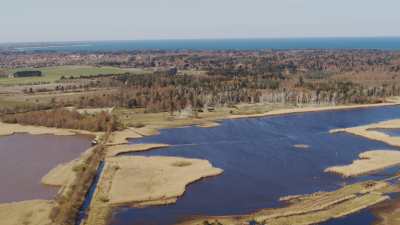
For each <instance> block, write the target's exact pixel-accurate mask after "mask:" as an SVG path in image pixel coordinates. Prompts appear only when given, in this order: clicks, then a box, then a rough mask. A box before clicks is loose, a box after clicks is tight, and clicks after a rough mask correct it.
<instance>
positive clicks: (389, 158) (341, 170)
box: [325, 150, 400, 177]
mask: <svg viewBox="0 0 400 225" xmlns="http://www.w3.org/2000/svg"><path fill="white" fill-rule="evenodd" d="M359 157H360V159H357V160H354V161H353V163H352V164H350V165H344V166H333V167H329V168H327V169H325V172H331V173H338V174H340V175H342V176H344V177H355V176H360V175H363V174H368V173H372V172H376V171H379V170H383V169H385V168H388V167H393V166H397V165H400V152H399V151H387V150H386V151H385V150H376V151H368V152H363V153H361V154H360V155H359Z"/></svg>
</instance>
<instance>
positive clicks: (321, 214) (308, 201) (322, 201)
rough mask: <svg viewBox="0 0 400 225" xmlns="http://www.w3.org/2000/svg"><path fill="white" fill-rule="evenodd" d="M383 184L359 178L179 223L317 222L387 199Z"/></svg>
mask: <svg viewBox="0 0 400 225" xmlns="http://www.w3.org/2000/svg"><path fill="white" fill-rule="evenodd" d="M386 187H388V184H387V183H385V182H381V181H379V182H374V181H369V182H362V183H357V184H353V185H348V186H345V187H343V188H341V189H339V190H336V191H333V192H319V193H315V194H311V195H303V196H294V197H290V198H286V202H287V203H288V205H287V206H285V207H282V208H275V209H264V210H260V211H258V212H255V213H253V214H250V215H232V216H214V217H213V216H211V217H199V218H196V219H193V220H189V221H185V222H182V223H181V225H202V224H213V225H214V224H222V225H228V224H248V223H249V222H250V221H256V222H258V223H261V224H268V225H270V224H272V225H283V224H296V225H309V224H317V223H321V222H324V221H327V220H329V219H333V218H338V217H342V216H346V215H348V214H351V213H354V212H357V211H359V210H361V209H364V208H367V207H369V206H372V205H375V204H377V203H379V202H383V201H385V200H387V199H389V197H388V196H386V195H385V188H386Z"/></svg>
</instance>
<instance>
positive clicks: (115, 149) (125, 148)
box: [106, 144, 170, 157]
mask: <svg viewBox="0 0 400 225" xmlns="http://www.w3.org/2000/svg"><path fill="white" fill-rule="evenodd" d="M169 146H170V145H168V144H132V145H113V146H110V147H108V148H107V153H106V156H107V157H112V156H118V155H120V154H123V153H129V152H143V151H148V150H152V149H158V148H167V147H169Z"/></svg>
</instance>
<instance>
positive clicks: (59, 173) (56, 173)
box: [41, 147, 95, 187]
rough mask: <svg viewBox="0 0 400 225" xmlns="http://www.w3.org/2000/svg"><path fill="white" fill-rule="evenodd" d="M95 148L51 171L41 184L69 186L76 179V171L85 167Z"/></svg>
mask: <svg viewBox="0 0 400 225" xmlns="http://www.w3.org/2000/svg"><path fill="white" fill-rule="evenodd" d="M94 148H95V147H92V148H89V149H87V150H86V151H85V152H83V153H82V154H81V155H80V157H79V158H77V159H75V160H72V161H70V162H67V163H62V164H59V165H58V166H56V167H55V168H53V169H51V170H50V171H49V172H48V173H47V174H46V175H45V176H44V177H42V180H41V182H42V183H43V184H45V185H50V186H60V187H61V186H68V184H70V183H71V182H72V181H73V180H74V179H75V178H76V171H77V170H79V168H80V167H84V166H85V165H84V164H85V161H86V160H87V158H88V157H90V155H91V154H93V150H94Z"/></svg>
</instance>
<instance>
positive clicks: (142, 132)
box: [0, 102, 400, 225]
mask: <svg viewBox="0 0 400 225" xmlns="http://www.w3.org/2000/svg"><path fill="white" fill-rule="evenodd" d="M399 104H400V103H397V102H396V103H395V102H393V103H379V104H367V105H347V106H327V107H304V108H288V109H277V110H271V111H269V112H266V113H261V114H246V115H230V116H225V117H221V118H215V119H210V118H205V119H199V120H197V121H196V122H194V123H192V124H191V125H192V126H195V125H197V126H198V127H204V128H210V127H215V126H218V123H217V122H215V121H221V120H225V119H242V118H256V117H267V116H278V115H288V114H296V113H308V112H322V111H336V110H351V109H359V108H371V107H384V106H396V105H399ZM176 124H178V123H176ZM181 125H182V124H181ZM179 127H180V126H179ZM164 128H170V127H163V126H160V127H154V126H151V125H150V126H148V125H146V126H145V127H143V128H128V129H126V130H124V131H117V132H113V133H112V135H111V137H110V139H111V140H110V141H107V143H105V145H106V148H117V149H118V150H117V152H119V151H122V152H130V151H129V150H126V149H125V147H128V146H129V145H127V143H128V139H131V138H133V139H137V138H141V137H143V136H151V135H157V134H159V130H161V129H164ZM15 133H29V134H32V135H42V134H50V135H59V136H67V135H79V134H82V135H94V136H96V138H97V139H99V137H100V136H101V135H103V134H104V133H101V132H97V133H94V132H90V131H83V130H71V129H60V128H48V127H42V126H29V125H20V124H6V123H2V122H0V137H1V136H5V135H13V134H15ZM159 145H160V146H159V147H163V146H162V144H159ZM165 147H167V146H165ZM92 148H93V147H92ZM92 148H89V149H87V150H86V151H87V152H89V150H90V149H92ZM156 148H157V146H156ZM152 149H154V146H153V148H149V149H141V151H146V150H152ZM86 151H85V152H86ZM106 153H108V149H106ZM93 154H95V153H94V152H92V151H90V153H87V154H82V155H81V156H80V157H79V158H78V159H76V160H74V161H80V162H82V163H83V162H84V161H87V160H88V159H89V158H90V156H91V155H93ZM111 155H112V154H111ZM108 156H110V155H108ZM114 156H115V155H114ZM188 160H190V159H188ZM69 163H71V164H76V163H77V162H75V163H72V162H67V163H64V164H60V165H58V166H56V167H55V168H53V169H52V170H51V171H49V173H48V174H47V175H46V176H47V178H49V177H50V178H49V179H47V181H45V182H43V183H45V184H46V183H47V184H49V185H52V184H53V185H56V186H59V187H60V190H59V195H60V196H65V195H66V193H67V192H69V191H70V188H68V186H71V183H73V181H74V180H75V179H76V175H77V173H78V172H76V171H74V170H73V168H74V166H71V165H68V164H69ZM82 163H80V164H82ZM71 170H73V171H71ZM65 171H70V172H72V173H74V176H70V175H71V174H68V175H66V174H64V173H65ZM61 173H63V174H64V175H65V176H64V177H61V176H58V174H61ZM75 173H76V174H75ZM103 175H104V173H103ZM66 177H67V178H66ZM43 179H44V178H43ZM44 180H46V179H44ZM44 180H43V181H44ZM100 183H101V182H99V184H98V186H97V187H96V193H97V191H99V192H101V191H100V188H99V185H100ZM60 184H61V185H60ZM108 185H111V184H108ZM109 189H111V186H110V187H109ZM95 195H96V194H95ZM103 195H104V193H103ZM100 198H101V196H100ZM95 202H96V201H93V203H94V204H95ZM171 203H173V202H170V204H171ZM15 204H18V202H16V203H15ZM94 204H93V206H94ZM91 208H92V204H91ZM93 208H95V207H93ZM103 210H104V208H103ZM108 210H110V209H107V210H106V214H108V213H110V212H109V211H108ZM90 211H91V209H89V215H92V213H91V212H90ZM94 211H96V210H94ZM97 216H100V217H102V216H104V215H97ZM87 224H88V225H90V223H87ZM104 224H106V221H105V223H104Z"/></svg>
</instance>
